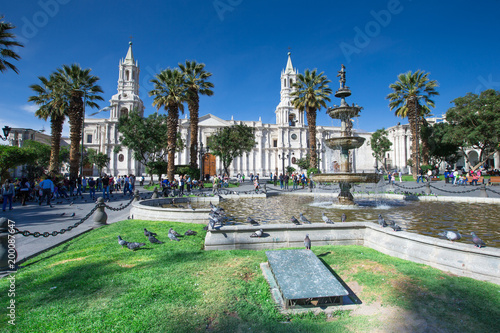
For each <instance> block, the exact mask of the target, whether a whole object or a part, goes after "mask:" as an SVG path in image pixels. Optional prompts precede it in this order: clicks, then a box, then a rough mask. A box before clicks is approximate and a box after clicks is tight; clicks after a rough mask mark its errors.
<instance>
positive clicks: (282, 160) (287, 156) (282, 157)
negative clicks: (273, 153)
mask: <svg viewBox="0 0 500 333" xmlns="http://www.w3.org/2000/svg"><path fill="white" fill-rule="evenodd" d="M289 157H290V154H286V155H285V153H283V154H282V155H278V158H281V162H282V170H283V177H284V176H285V160H286V159H288V158H289Z"/></svg>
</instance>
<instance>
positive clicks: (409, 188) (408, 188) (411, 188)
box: [393, 183, 425, 190]
mask: <svg viewBox="0 0 500 333" xmlns="http://www.w3.org/2000/svg"><path fill="white" fill-rule="evenodd" d="M393 185H396V186H397V187H400V188H404V189H405V190H418V189H421V188H424V187H425V185H422V186H417V187H404V186H401V185H399V184H398V183H393Z"/></svg>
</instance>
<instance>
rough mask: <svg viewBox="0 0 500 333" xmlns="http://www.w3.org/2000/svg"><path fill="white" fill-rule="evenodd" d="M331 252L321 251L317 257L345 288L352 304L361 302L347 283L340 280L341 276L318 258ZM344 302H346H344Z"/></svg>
mask: <svg viewBox="0 0 500 333" xmlns="http://www.w3.org/2000/svg"><path fill="white" fill-rule="evenodd" d="M329 253H331V252H326V253H322V254H320V255H318V256H317V257H318V259H319V260H320V261H321V262H322V263H323V265H325V267H326V268H327V269H328V270H329V271H330V273H332V275H333V276H335V278H336V279H337V281H339V282H340V284H341V285H342V287H344V288H345V290H347V292H348V293H349V295H347V297H349V299H350V300H351V301H352V302H353V303H354V304H363V302H362V301H361V299H360V298H359V297H358V296H357V295H356V294H355V293H354V291H353V290H352V289H351V288H350V287H349V286H348V285H347V283H345V281H344V280H342V278H341V277H340V276H339V275H338V274H337V273H336V272H335V271H334V270H333V268H332V267H330V265H329V264H328V263H327V262H325V261H324V260H323V258H320V256H325V255H327V254H329ZM344 304H346V303H345V302H344Z"/></svg>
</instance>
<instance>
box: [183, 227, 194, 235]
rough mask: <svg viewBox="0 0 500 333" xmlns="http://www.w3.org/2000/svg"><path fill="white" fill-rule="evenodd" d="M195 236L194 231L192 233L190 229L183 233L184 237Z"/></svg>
mask: <svg viewBox="0 0 500 333" xmlns="http://www.w3.org/2000/svg"><path fill="white" fill-rule="evenodd" d="M196 234H197V232H196V231H193V230H191V229H188V231H186V232H185V233H184V235H185V236H194V235H196Z"/></svg>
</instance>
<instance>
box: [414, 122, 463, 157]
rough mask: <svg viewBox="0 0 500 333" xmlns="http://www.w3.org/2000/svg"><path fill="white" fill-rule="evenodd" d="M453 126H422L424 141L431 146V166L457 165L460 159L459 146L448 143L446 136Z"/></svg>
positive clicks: (446, 124)
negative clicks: (442, 163)
mask: <svg viewBox="0 0 500 333" xmlns="http://www.w3.org/2000/svg"><path fill="white" fill-rule="evenodd" d="M451 129H452V126H451V125H450V124H448V123H438V124H435V125H433V126H430V125H429V124H427V125H425V126H422V129H421V135H422V139H423V140H424V141H426V142H427V143H428V144H429V157H430V160H429V162H430V164H431V165H439V164H441V162H447V163H449V164H455V163H456V162H457V161H458V159H459V157H460V156H459V155H458V150H459V146H458V145H457V144H456V143H454V142H447V141H446V139H445V138H446V136H447V135H448V133H449V131H450V130H451Z"/></svg>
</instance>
